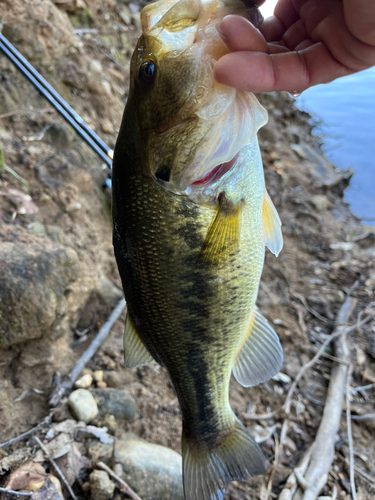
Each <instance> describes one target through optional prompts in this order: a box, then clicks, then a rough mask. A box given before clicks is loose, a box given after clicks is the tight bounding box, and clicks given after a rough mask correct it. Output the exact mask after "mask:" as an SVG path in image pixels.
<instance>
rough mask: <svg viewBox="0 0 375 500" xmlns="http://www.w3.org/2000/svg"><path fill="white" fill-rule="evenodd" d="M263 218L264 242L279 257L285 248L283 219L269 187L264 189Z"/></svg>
mask: <svg viewBox="0 0 375 500" xmlns="http://www.w3.org/2000/svg"><path fill="white" fill-rule="evenodd" d="M262 219H263V238H264V244H265V245H266V247H267V248H268V249H269V250H270V251H271V252H272V253H273V254H275V255H276V257H277V256H278V255H279V253H280V251H281V249H282V248H283V235H282V233H281V220H280V217H279V214H278V213H277V210H276V208H275V206H274V204H273V203H272V200H271V198H270V195H269V194H268V192H267V189H265V190H264V199H263V212H262Z"/></svg>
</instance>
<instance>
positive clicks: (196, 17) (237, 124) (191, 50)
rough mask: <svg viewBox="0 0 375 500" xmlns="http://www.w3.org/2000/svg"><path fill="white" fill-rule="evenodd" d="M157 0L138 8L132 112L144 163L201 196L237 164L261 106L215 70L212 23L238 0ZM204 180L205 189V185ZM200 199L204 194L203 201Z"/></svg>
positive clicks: (218, 43) (217, 51) (220, 49)
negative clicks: (223, 80)
mask: <svg viewBox="0 0 375 500" xmlns="http://www.w3.org/2000/svg"><path fill="white" fill-rule="evenodd" d="M228 1H230V3H225V2H222V1H218V0H214V1H204V0H203V1H202V0H179V1H177V2H176V1H175V0H160V1H158V2H156V3H154V4H151V5H149V6H147V7H145V8H144V9H143V11H142V14H141V25H142V31H143V33H142V35H141V37H140V39H139V41H138V44H137V46H136V49H135V51H134V54H133V57H132V62H131V87H130V94H129V99H131V100H133V103H134V105H135V107H136V110H137V114H138V122H139V126H140V130H141V137H142V153H141V155H142V170H143V173H144V174H145V175H149V176H151V177H152V178H153V179H154V180H155V182H156V183H158V184H160V185H161V186H163V187H164V188H165V189H167V190H169V191H171V192H173V193H176V194H179V195H188V196H190V197H191V198H193V199H194V198H198V197H199V199H200V200H205V196H204V195H203V196H202V193H204V192H206V191H207V192H209V193H210V195H209V196H208V198H207V200H212V199H213V194H212V193H215V192H216V191H217V190H218V187H219V186H220V184H221V183H222V182H223V179H225V178H226V177H227V176H228V175H230V172H231V170H232V168H233V167H234V166H235V163H236V159H237V157H238V153H239V151H240V149H241V148H242V147H244V146H246V145H247V144H249V143H250V142H251V141H252V140H253V139H254V135H255V134H256V132H257V130H258V129H259V127H260V126H262V125H263V124H264V123H266V121H267V113H266V111H265V110H264V108H262V107H261V106H260V104H259V103H258V101H257V99H255V97H254V96H253V95H252V94H250V93H247V92H242V91H238V90H236V89H234V88H231V87H227V86H225V85H221V84H219V83H218V82H216V81H215V79H214V78H213V70H214V67H215V64H216V62H217V61H218V59H219V58H220V57H222V56H223V55H224V54H226V53H228V48H227V47H226V45H225V44H224V42H223V41H222V39H221V37H220V35H219V33H218V31H217V29H216V26H217V25H218V24H219V23H220V21H221V20H222V19H223V17H224V16H225V15H227V14H230V13H237V14H244V13H246V9H245V8H244V4H243V3H242V2H239V1H237V0H228ZM208 187H209V188H210V189H209V190H208V189H207V188H208ZM207 200H206V201H207Z"/></svg>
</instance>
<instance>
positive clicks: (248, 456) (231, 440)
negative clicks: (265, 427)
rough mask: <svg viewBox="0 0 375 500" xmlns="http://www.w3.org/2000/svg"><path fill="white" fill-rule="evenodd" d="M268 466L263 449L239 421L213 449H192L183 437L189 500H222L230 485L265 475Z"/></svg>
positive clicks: (185, 485)
mask: <svg viewBox="0 0 375 500" xmlns="http://www.w3.org/2000/svg"><path fill="white" fill-rule="evenodd" d="M267 466H268V463H267V460H266V459H265V457H264V455H263V453H262V451H261V449H260V448H259V446H258V445H257V443H256V442H255V441H254V439H253V438H252V437H251V436H250V434H249V433H248V432H247V430H246V429H245V427H244V425H243V424H242V423H241V422H240V421H239V420H237V419H236V421H235V423H234V426H233V429H232V431H231V432H230V434H229V435H227V436H226V437H225V438H224V439H223V440H222V441H221V442H220V444H218V445H217V446H216V447H215V448H213V449H207V448H206V447H200V446H199V445H196V444H195V445H192V444H191V443H189V440H188V439H187V438H186V436H185V435H184V433H183V434H182V467H183V480H184V492H185V500H198V499H199V500H222V499H223V497H224V493H225V489H226V487H227V484H228V483H229V482H230V481H235V480H245V479H246V478H247V477H248V475H249V474H250V475H251V476H257V475H259V474H264V472H265V471H266V469H267Z"/></svg>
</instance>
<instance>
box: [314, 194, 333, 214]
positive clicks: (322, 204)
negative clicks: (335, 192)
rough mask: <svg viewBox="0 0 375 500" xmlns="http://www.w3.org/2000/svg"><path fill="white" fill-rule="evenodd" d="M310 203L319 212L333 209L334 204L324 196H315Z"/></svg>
mask: <svg viewBox="0 0 375 500" xmlns="http://www.w3.org/2000/svg"><path fill="white" fill-rule="evenodd" d="M310 203H311V204H312V205H313V207H314V208H315V209H316V210H317V211H318V212H325V211H326V210H328V209H329V208H331V207H332V203H331V202H330V201H329V199H328V198H327V196H325V195H324V194H315V195H314V196H312V197H311V198H310Z"/></svg>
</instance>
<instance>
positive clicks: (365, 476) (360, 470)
mask: <svg viewBox="0 0 375 500" xmlns="http://www.w3.org/2000/svg"><path fill="white" fill-rule="evenodd" d="M336 456H337V458H339V459H340V460H341V461H342V462H345V463H346V464H348V465H349V460H348V459H347V458H345V457H343V456H342V455H340V453H337V454H336ZM354 470H355V471H356V472H357V474H359V475H360V476H362V477H363V478H364V479H365V480H366V481H367V482H369V483H370V484H371V485H373V486H375V478H373V477H371V476H369V475H368V474H366V472H364V471H363V470H362V469H360V468H359V467H357V466H356V465H354Z"/></svg>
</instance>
